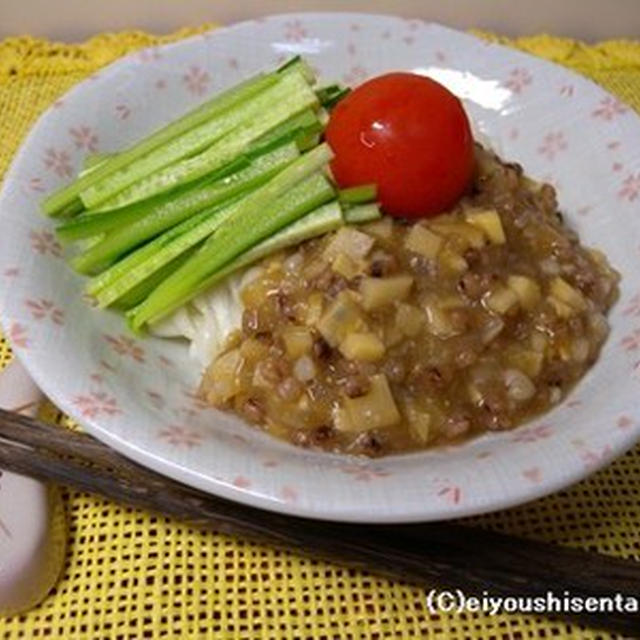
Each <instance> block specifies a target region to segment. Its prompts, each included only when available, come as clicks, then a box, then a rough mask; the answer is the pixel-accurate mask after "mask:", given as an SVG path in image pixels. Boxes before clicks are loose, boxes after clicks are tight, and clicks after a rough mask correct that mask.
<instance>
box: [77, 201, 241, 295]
mask: <svg viewBox="0 0 640 640" xmlns="http://www.w3.org/2000/svg"><path fill="white" fill-rule="evenodd" d="M237 204H238V202H236V203H235V204H231V205H228V206H222V207H214V208H213V210H211V209H207V210H205V211H203V212H201V213H199V214H198V215H196V216H194V217H192V218H189V219H187V220H185V221H184V222H183V223H182V224H181V225H178V226H176V227H173V229H169V230H168V231H166V232H165V233H163V234H162V235H161V236H158V237H157V238H156V239H155V240H152V241H151V242H150V243H148V244H146V245H144V246H143V247H141V248H140V249H139V250H138V251H136V252H134V253H133V254H131V255H130V256H127V257H126V258H125V260H124V261H126V260H129V259H130V258H131V261H130V263H129V268H128V269H127V270H126V271H121V270H120V269H118V270H117V271H115V272H111V275H109V276H107V277H105V279H100V276H102V274H100V276H98V278H97V279H94V280H92V281H91V282H90V284H89V288H88V289H87V290H88V291H89V293H91V294H92V295H94V296H95V298H96V299H97V301H98V306H99V307H101V308H103V307H108V306H109V305H110V304H111V303H112V302H114V301H115V300H117V299H118V298H120V297H121V296H122V295H124V294H125V293H127V292H128V291H129V290H131V289H132V288H133V287H135V286H137V285H138V284H139V283H140V282H142V281H143V280H145V279H146V278H148V277H149V276H151V275H152V274H153V273H155V272H156V271H158V269H161V268H162V267H164V265H166V264H168V263H169V262H171V261H172V260H174V259H175V258H177V257H178V256H180V255H182V254H183V253H184V252H185V251H188V250H189V249H191V248H192V247H195V246H196V245H197V244H198V243H200V242H202V241H203V240H205V239H206V238H207V237H209V236H210V235H211V234H212V233H213V232H214V231H215V230H216V229H217V228H218V227H219V226H220V225H221V224H222V222H223V221H224V220H225V219H226V218H227V217H228V216H229V215H230V213H232V212H233V210H234V209H235V207H236V206H237ZM151 246H153V250H150V249H149V247H151ZM136 254H139V255H136ZM124 261H123V262H124ZM120 264H121V263H120V262H118V263H116V264H115V265H114V267H112V268H116V267H118V266H119V265H120ZM104 273H105V274H106V273H108V272H104ZM105 282H106V284H104V283H105ZM101 285H102V286H101Z"/></svg>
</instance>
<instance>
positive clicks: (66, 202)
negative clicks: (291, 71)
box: [42, 73, 279, 216]
mask: <svg viewBox="0 0 640 640" xmlns="http://www.w3.org/2000/svg"><path fill="white" fill-rule="evenodd" d="M278 79H279V76H278V75H277V74H276V73H271V74H268V75H265V74H259V75H256V76H254V77H253V78H250V79H248V80H246V81H245V82H242V83H241V84H238V85H236V86H234V87H231V88H230V89H228V90H227V91H224V92H223V93H221V94H218V95H216V96H215V97H213V98H212V99H211V100H208V101H207V102H205V103H204V104H202V105H200V106H199V107H197V108H196V109H194V110H192V111H190V112H189V113H187V114H186V115H184V116H182V117H181V118H179V119H177V120H174V121H172V122H171V123H169V124H168V125H166V126H165V127H162V128H161V129H159V130H157V131H155V132H154V133H152V134H151V135H149V136H147V137H146V138H144V139H142V140H140V142H138V143H136V144H135V145H133V146H132V147H129V148H128V149H125V150H124V151H122V152H120V153H118V154H116V155H114V156H112V157H111V158H109V159H108V160H107V161H106V162H105V163H104V164H102V165H101V166H100V167H98V168H96V169H95V170H94V171H92V172H90V173H89V174H87V175H86V176H83V177H82V178H80V179H78V180H75V181H74V182H72V183H71V184H69V185H67V186H66V187H63V188H61V189H58V190H57V191H55V192H54V193H53V194H51V195H50V196H49V197H48V198H47V199H46V200H45V201H44V202H43V204H42V209H43V211H44V213H46V214H47V215H50V216H53V215H58V214H60V213H61V212H62V211H63V210H64V209H66V208H67V207H69V206H70V205H73V204H74V202H77V201H78V196H79V194H80V192H81V191H83V190H84V189H87V188H88V187H90V186H91V185H92V184H95V183H96V182H98V181H99V180H102V179H103V178H105V177H106V176H108V175H110V174H112V173H114V172H115V171H118V169H121V168H122V167H125V166H127V165H129V164H131V163H132V162H134V161H135V160H137V159H138V158H140V157H142V156H144V155H145V154H146V153H148V152H149V151H151V150H152V149H155V148H156V147H160V146H161V145H163V144H165V143H167V142H169V141H170V140H172V139H173V138H176V137H177V136H179V135H181V134H183V133H184V132H186V131H189V130H190V129H193V128H194V127H196V126H198V125H199V124H201V123H203V122H206V121H207V120H209V119H210V118H212V117H214V116H215V115H216V114H219V113H222V112H223V111H225V110H227V109H232V108H233V107H234V106H236V105H238V104H240V103H242V102H244V101H245V100H247V99H249V98H250V97H251V96H253V95H256V94H258V93H259V92H260V91H262V90H264V89H266V88H267V87H269V86H271V85H273V84H275V83H276V82H277V81H278Z"/></svg>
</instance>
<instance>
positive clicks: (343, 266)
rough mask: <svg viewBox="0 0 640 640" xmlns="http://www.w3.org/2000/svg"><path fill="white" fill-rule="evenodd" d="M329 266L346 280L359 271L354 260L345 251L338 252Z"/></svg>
mask: <svg viewBox="0 0 640 640" xmlns="http://www.w3.org/2000/svg"><path fill="white" fill-rule="evenodd" d="M331 268H332V269H333V270H334V271H335V272H336V273H338V274H339V275H341V276H343V277H345V278H346V279H347V280H351V278H354V277H355V276H356V275H358V273H359V271H360V269H359V267H358V264H357V263H356V262H355V260H352V259H351V258H350V257H349V256H348V255H347V254H346V253H339V254H338V255H337V256H336V258H335V259H334V261H333V262H332V263H331Z"/></svg>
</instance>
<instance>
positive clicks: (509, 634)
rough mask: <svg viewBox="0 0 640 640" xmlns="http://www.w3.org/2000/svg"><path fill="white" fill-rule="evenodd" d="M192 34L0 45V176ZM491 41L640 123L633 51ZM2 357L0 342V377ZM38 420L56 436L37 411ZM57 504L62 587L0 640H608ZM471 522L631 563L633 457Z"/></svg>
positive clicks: (0, 632) (5, 622)
mask: <svg viewBox="0 0 640 640" xmlns="http://www.w3.org/2000/svg"><path fill="white" fill-rule="evenodd" d="M204 28H205V27H202V28H200V29H197V30H196V29H190V30H186V29H185V30H182V31H180V32H178V33H176V34H173V35H171V36H167V37H162V38H160V37H154V36H151V35H147V34H143V33H140V32H126V33H118V34H106V35H101V36H98V37H96V38H93V39H91V40H90V41H88V42H86V43H85V44H81V45H59V44H54V43H50V42H46V41H42V40H34V39H32V38H28V37H25V38H14V39H9V40H7V41H4V42H0V140H2V144H1V145H0V175H2V174H3V173H4V171H5V169H6V167H7V165H8V163H9V160H10V158H11V156H12V154H13V153H14V152H15V150H16V149H17V147H18V144H19V142H20V140H21V139H22V137H23V136H24V135H25V134H26V132H27V130H28V128H29V126H30V125H31V124H32V123H33V121H34V119H35V118H36V117H37V116H38V115H39V114H40V113H41V112H42V111H43V110H44V108H45V107H47V106H48V105H49V104H50V103H51V102H52V101H53V100H54V99H55V98H56V97H57V96H59V95H60V94H61V93H62V92H64V91H65V90H66V89H68V88H69V87H70V86H71V85H73V84H74V83H76V82H78V81H79V80H82V79H83V78H84V77H86V76H87V75H89V74H90V73H92V72H93V71H95V70H96V69H97V68H98V67H100V66H102V65H104V64H107V63H108V62H111V61H112V60H114V59H115V58H117V57H118V56H120V55H123V54H125V53H127V52H129V51H132V50H134V49H136V48H139V47H141V46H149V45H152V44H158V43H161V42H166V41H169V40H173V39H177V38H180V37H183V36H186V35H189V34H191V33H194V32H196V31H199V30H202V29H204ZM484 35H485V36H486V34H484ZM486 37H492V36H486ZM503 42H505V43H506V44H510V45H512V46H516V47H519V48H521V49H524V50H526V51H529V52H531V53H534V54H536V55H540V56H542V57H545V58H548V59H551V60H554V61H556V62H560V63H562V64H566V65H567V66H570V67H572V68H574V69H576V70H578V71H580V72H582V73H584V74H586V75H588V76H590V77H592V78H593V79H595V80H596V81H597V82H599V83H600V84H602V85H603V86H604V87H605V88H607V89H608V90H610V91H612V92H614V93H616V94H618V95H619V96H620V97H621V98H623V99H624V100H626V101H627V102H628V103H629V104H632V105H633V106H634V107H635V108H636V109H638V110H639V111H640V43H632V42H623V41H612V42H606V43H602V44H599V45H596V46H587V45H584V44H581V43H578V42H575V41H571V40H566V39H559V38H551V37H547V36H539V37H534V38H525V39H520V40H517V41H508V40H503ZM10 357H11V356H10V351H9V348H8V346H7V344H6V342H4V341H2V339H1V337H0V368H2V366H3V365H4V364H6V363H7V362H8V361H9V359H10ZM43 416H44V417H45V418H47V419H49V420H53V421H56V422H58V423H60V424H68V419H67V418H65V417H64V416H62V415H61V414H60V413H59V412H58V411H57V410H56V409H55V407H52V406H51V405H45V406H44V407H43ZM64 495H65V500H66V505H67V510H68V516H69V529H70V540H69V550H68V558H67V562H66V565H65V568H64V573H63V576H62V579H61V580H60V582H59V584H58V586H57V588H56V589H55V591H54V592H53V593H52V594H51V595H50V596H49V597H48V598H47V599H46V600H45V601H44V602H43V603H42V604H41V605H40V606H39V607H37V608H36V609H34V610H32V611H30V612H29V613H27V614H25V615H21V616H15V617H12V618H5V619H0V637H2V638H4V639H6V640H9V639H11V640H13V639H14V638H29V639H30V638H40V637H45V636H46V637H49V638H64V639H74V640H75V639H76V638H87V639H91V640H95V639H102V638H122V639H129V638H131V639H133V638H248V639H254V638H277V639H280V638H314V639H322V638H326V639H334V638H353V639H356V638H394V639H395V638H399V639H400V638H447V639H448V638H450V639H453V640H457V639H462V638H486V639H493V638H496V639H498V638H499V639H503V638H505V639H506V638H523V639H525V638H550V637H558V638H607V637H610V636H608V635H606V634H602V633H599V632H596V631H593V630H588V629H584V628H582V627H578V626H569V625H566V624H564V623H558V622H555V623H552V622H549V621H546V620H544V619H541V618H537V617H534V616H517V615H496V616H489V615H480V614H460V615H456V614H451V615H440V616H434V615H430V614H429V613H428V611H427V610H426V605H425V594H424V592H423V591H422V590H420V589H416V588H413V587H410V586H407V585H404V584H402V583H399V582H390V581H388V580H383V579H380V578H377V577H374V576H371V575H369V574H367V573H365V572H361V571H349V570H345V569H342V568H340V567H338V566H335V565H332V564H327V563H320V562H313V561H310V560H307V559H303V558H300V557H298V556H297V555H294V554H289V553H283V552H281V551H274V550H272V549H270V548H269V547H263V546H260V545H257V544H249V543H246V542H243V541H242V540H236V539H234V538H230V537H228V536H224V535H215V534H210V533H202V532H199V531H196V530H193V529H190V528H189V527H186V526H184V525H182V524H180V523H179V522H176V521H174V520H171V519H169V518H163V517H158V516H154V515H150V514H148V513H146V512H143V511H138V510H135V509H128V508H126V507H123V506H120V505H117V504H114V503H112V502H109V501H107V500H102V499H100V498H96V497H93V496H89V495H86V494H83V493H79V492H77V491H73V490H67V491H65V494H64ZM473 522H474V523H475V524H477V525H478V526H483V527H490V528H494V529H499V530H501V531H506V532H510V533H514V534H518V535H522V536H529V537H532V538H538V539H541V540H548V541H551V542H556V543H558V544H566V545H573V546H577V547H582V548H585V549H593V550H597V551H600V552H602V553H608V554H612V555H616V556H622V557H628V558H631V557H635V558H640V448H636V449H635V450H634V451H632V452H631V453H629V454H627V455H626V456H624V457H623V458H621V459H620V460H618V461H617V462H615V463H614V464H612V465H610V466H609V467H608V468H607V469H605V470H604V471H601V472H600V473H598V474H597V475H595V476H593V477H592V478H590V479H589V480H586V481H584V482H582V483H580V484H579V485H576V486H575V487H574V488H573V489H571V490H570V491H566V492H562V493H559V494H556V495H554V496H551V497H549V498H546V499H543V500H539V501H537V502H535V503H532V504H530V505H528V506H525V507H520V508H517V509H510V510H508V511H502V512H499V513H496V514H492V515H488V516H484V517H481V518H475V519H473Z"/></svg>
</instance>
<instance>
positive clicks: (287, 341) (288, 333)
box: [282, 327, 313, 360]
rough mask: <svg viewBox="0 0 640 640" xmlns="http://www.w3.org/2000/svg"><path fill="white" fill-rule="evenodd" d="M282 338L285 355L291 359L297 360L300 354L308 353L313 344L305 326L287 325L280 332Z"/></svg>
mask: <svg viewBox="0 0 640 640" xmlns="http://www.w3.org/2000/svg"><path fill="white" fill-rule="evenodd" d="M282 340H283V341H284V347H285V349H286V350H287V355H288V356H289V358H291V359H292V360H297V359H298V358H299V357H300V356H303V355H305V354H306V353H309V351H311V347H312V346H313V336H312V335H311V331H310V330H309V329H307V328H306V327H288V328H287V329H285V330H284V332H283V334H282Z"/></svg>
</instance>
